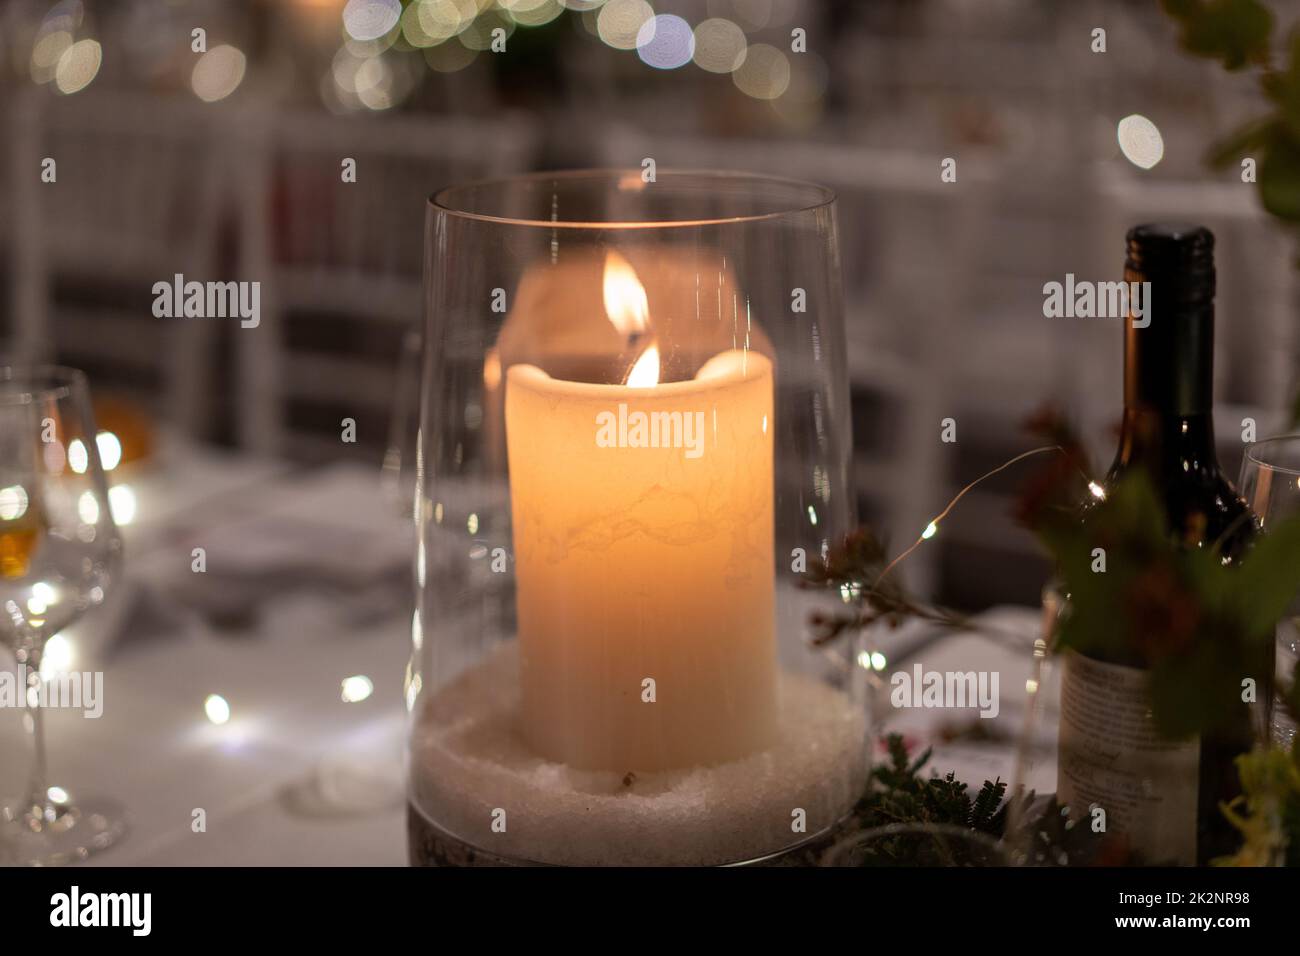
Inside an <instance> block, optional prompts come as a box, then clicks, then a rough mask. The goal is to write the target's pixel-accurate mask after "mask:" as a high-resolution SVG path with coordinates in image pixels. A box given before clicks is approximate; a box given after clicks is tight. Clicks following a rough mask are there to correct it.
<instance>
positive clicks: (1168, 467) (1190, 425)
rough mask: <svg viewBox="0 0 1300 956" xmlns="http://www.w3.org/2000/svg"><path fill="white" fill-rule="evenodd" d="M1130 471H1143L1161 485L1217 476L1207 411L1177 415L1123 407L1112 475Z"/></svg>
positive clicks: (1138, 407) (1135, 407)
mask: <svg viewBox="0 0 1300 956" xmlns="http://www.w3.org/2000/svg"><path fill="white" fill-rule="evenodd" d="M1133 468H1141V469H1144V470H1145V471H1146V472H1147V473H1148V474H1149V475H1150V476H1151V477H1152V478H1153V479H1155V480H1156V481H1157V482H1159V483H1161V484H1165V483H1167V482H1169V481H1178V480H1186V479H1187V478H1188V477H1190V476H1209V475H1217V474H1218V472H1219V459H1218V455H1217V454H1216V453H1215V450H1214V416H1213V415H1212V414H1210V412H1209V411H1205V412H1201V413H1198V414H1194V415H1177V414H1169V413H1168V412H1162V411H1159V410H1156V409H1153V408H1151V407H1150V406H1131V407H1125V409H1124V421H1123V424H1122V425H1121V428H1120V438H1119V450H1118V452H1117V453H1116V455H1115V464H1114V466H1113V468H1112V474H1114V473H1116V472H1119V471H1127V470H1129V469H1133Z"/></svg>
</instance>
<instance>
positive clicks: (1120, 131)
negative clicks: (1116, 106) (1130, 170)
mask: <svg viewBox="0 0 1300 956" xmlns="http://www.w3.org/2000/svg"><path fill="white" fill-rule="evenodd" d="M1115 134H1116V138H1117V139H1118V140H1119V148H1120V151H1121V152H1122V153H1123V154H1124V158H1125V159H1127V160H1128V161H1129V162H1130V163H1132V164H1133V165H1134V166H1138V167H1140V168H1142V169H1150V168H1151V167H1152V166H1154V165H1155V164H1156V163H1158V162H1160V160H1161V159H1163V158H1164V155H1165V141H1164V139H1163V138H1162V137H1161V136H1160V130H1159V129H1157V128H1156V124H1155V123H1153V122H1151V121H1150V120H1149V119H1147V118H1146V117H1145V116H1142V115H1141V114H1138V113H1134V114H1132V115H1131V116H1125V117H1124V118H1123V119H1122V120H1120V121H1119V125H1118V127H1116V131H1115Z"/></svg>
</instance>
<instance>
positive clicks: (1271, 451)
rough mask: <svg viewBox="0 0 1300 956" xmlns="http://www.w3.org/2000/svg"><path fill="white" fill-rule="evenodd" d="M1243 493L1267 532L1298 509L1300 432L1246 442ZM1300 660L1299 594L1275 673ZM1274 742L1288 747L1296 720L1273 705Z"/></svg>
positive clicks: (1282, 676)
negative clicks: (1248, 443)
mask: <svg viewBox="0 0 1300 956" xmlns="http://www.w3.org/2000/svg"><path fill="white" fill-rule="evenodd" d="M1238 487H1239V488H1240V489H1241V493H1242V496H1243V497H1245V499H1246V501H1247V502H1248V503H1249V504H1250V507H1251V510H1252V511H1254V512H1255V514H1256V515H1258V516H1259V522H1260V527H1261V528H1262V529H1263V531H1264V533H1265V534H1268V533H1269V531H1271V530H1272V529H1273V528H1274V527H1276V526H1277V524H1278V523H1279V522H1280V521H1282V520H1283V519H1285V518H1289V517H1291V516H1292V515H1293V514H1296V513H1297V512H1300V435H1285V436H1282V437H1279V438H1270V439H1266V440H1265V441H1259V442H1255V443H1253V444H1251V445H1248V446H1247V448H1246V455H1245V457H1244V458H1243V459H1242V462H1241V479H1240V481H1239V482H1238ZM1297 660H1300V598H1297V600H1295V601H1293V602H1292V604H1291V607H1290V608H1289V609H1288V610H1287V613H1286V614H1285V615H1284V616H1283V618H1282V620H1281V622H1279V624H1278V626H1277V677H1278V679H1279V680H1282V681H1289V680H1290V679H1291V675H1292V674H1293V673H1294V671H1295V667H1296V662H1297ZM1269 731H1270V733H1271V736H1272V738H1273V742H1274V743H1276V744H1278V745H1279V746H1283V747H1289V746H1291V743H1292V741H1293V740H1294V739H1295V735H1296V724H1295V721H1294V720H1293V719H1292V716H1291V715H1290V714H1288V713H1287V712H1286V710H1285V708H1282V707H1274V708H1273V709H1272V726H1271V727H1270V728H1269Z"/></svg>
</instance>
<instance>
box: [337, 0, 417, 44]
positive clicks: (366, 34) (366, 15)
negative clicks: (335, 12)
mask: <svg viewBox="0 0 1300 956" xmlns="http://www.w3.org/2000/svg"><path fill="white" fill-rule="evenodd" d="M401 16H402V4H401V3H400V2H399V0H348V4H347V6H345V7H344V8H343V29H344V30H346V31H347V34H348V36H350V37H352V39H354V40H378V39H379V38H380V37H382V36H386V35H387V34H388V32H389V31H390V30H392V29H393V27H395V26H397V21H398V19H399V18H400V17H401Z"/></svg>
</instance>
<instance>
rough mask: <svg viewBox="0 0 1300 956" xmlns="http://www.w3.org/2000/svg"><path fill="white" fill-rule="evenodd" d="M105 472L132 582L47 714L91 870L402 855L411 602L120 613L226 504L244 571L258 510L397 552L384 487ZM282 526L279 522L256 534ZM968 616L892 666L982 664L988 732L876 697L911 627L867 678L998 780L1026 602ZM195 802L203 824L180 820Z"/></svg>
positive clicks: (345, 479) (220, 474) (375, 482)
mask: <svg viewBox="0 0 1300 956" xmlns="http://www.w3.org/2000/svg"><path fill="white" fill-rule="evenodd" d="M117 480H119V481H129V482H130V484H131V486H132V490H133V492H134V493H135V497H136V514H135V517H134V519H133V521H132V523H131V524H130V525H129V526H127V527H126V528H125V535H126V540H127V546H128V552H127V553H128V558H127V561H128V564H127V567H128V569H129V571H128V575H127V578H126V580H127V581H128V582H133V583H128V584H127V585H126V586H124V587H123V588H122V589H121V590H122V595H123V596H119V598H118V599H115V600H118V601H119V607H118V611H117V612H116V616H118V617H121V618H122V620H121V622H119V623H113V622H112V618H113V617H114V613H113V612H111V611H110V612H106V613H104V614H103V615H102V616H103V618H104V620H103V621H101V622H99V626H98V627H96V622H95V621H93V620H92V619H91V618H87V619H86V620H84V621H83V622H79V624H78V625H75V626H74V628H73V629H72V630H71V632H70V635H71V638H70V639H71V641H72V644H73V645H74V650H75V652H76V657H74V660H73V662H72V664H71V667H72V668H73V669H89V668H99V667H102V669H103V670H104V672H105V678H104V681H105V690H104V697H105V701H104V710H103V716H102V717H100V718H99V719H85V718H83V717H82V716H81V714H80V713H79V712H75V711H70V710H62V711H59V710H55V711H49V712H47V717H48V731H47V738H48V741H49V750H50V762H51V773H50V783H52V784H57V785H60V786H63V787H65V788H66V789H68V790H70V791H71V792H72V793H73V794H74V796H75V795H78V794H92V793H93V794H102V795H105V796H111V797H113V798H115V799H116V800H118V801H120V802H121V803H122V804H123V805H124V806H125V807H126V808H127V810H128V812H129V818H130V825H131V832H130V834H129V835H128V836H127V838H126V839H125V840H123V841H122V842H121V843H120V844H119V845H117V846H115V847H113V848H111V849H109V850H108V851H106V852H104V853H102V854H99V855H96V856H95V857H93V858H92V860H91V864H92V865H94V864H102V865H234V864H246V865H248V864H251V865H258V864H293V865H300V864H327V865H399V864H402V863H404V862H405V859H406V849H405V822H404V820H405V810H404V806H405V805H404V799H403V787H402V781H401V774H402V769H401V768H402V739H403V730H404V724H405V708H404V707H403V703H402V680H403V673H404V670H405V667H406V663H407V659H408V655H409V633H410V630H409V629H410V619H409V613H410V610H409V602H410V599H409V596H390V597H389V598H387V599H386V600H387V604H384V603H383V601H384V600H385V599H384V598H383V595H384V594H385V593H386V592H383V591H380V592H379V594H380V598H381V603H380V606H379V607H377V608H376V607H375V606H374V605H375V600H374V598H373V596H372V597H371V599H370V601H369V607H368V608H367V609H366V610H365V612H364V613H361V614H358V613H356V608H355V606H354V605H355V603H356V596H355V595H352V596H351V597H350V598H348V597H341V596H340V595H339V594H337V593H333V591H332V590H331V589H330V588H328V587H326V588H316V589H311V588H296V589H295V588H290V589H288V590H287V592H285V593H283V594H279V596H277V597H275V598H274V599H273V600H270V601H267V602H265V603H264V604H263V605H262V606H260V607H259V611H258V615H257V617H256V620H255V622H253V623H251V624H250V625H249V626H244V627H241V628H239V629H235V630H231V629H224V630H223V629H219V628H215V627H213V626H211V625H210V624H208V623H206V622H205V620H204V618H203V616H202V615H201V614H196V613H195V612H194V611H193V610H189V611H177V609H176V608H174V607H172V604H173V603H174V602H170V601H169V600H168V599H167V598H166V597H165V596H164V597H163V598H162V600H161V605H162V606H163V608H164V609H165V610H168V611H169V612H171V611H177V613H178V614H179V616H178V617H176V618H174V619H172V620H171V622H170V623H169V624H167V625H166V626H164V627H161V628H153V629H152V631H151V630H150V629H147V628H142V627H137V626H136V624H137V621H138V616H139V614H140V611H139V607H138V606H137V607H135V608H134V609H132V608H127V609H126V610H122V605H123V604H127V603H130V600H131V599H139V597H140V595H141V594H143V593H145V591H146V590H147V587H146V582H158V581H167V580H169V579H170V580H175V579H176V575H177V574H178V573H179V574H182V575H183V574H189V573H191V572H190V570H189V568H190V562H191V547H192V545H194V543H195V542H196V541H204V540H213V541H217V540H219V539H220V533H219V532H220V531H221V529H222V528H223V527H227V526H229V525H230V524H232V523H233V522H235V521H236V519H241V516H242V519H241V520H243V522H244V523H243V524H242V525H241V526H240V527H241V528H242V529H243V530H241V531H240V534H241V535H247V536H248V537H247V539H245V538H241V539H240V540H241V541H243V540H247V548H244V549H243V550H244V551H246V552H247V553H248V555H249V556H250V557H249V560H250V561H253V562H254V565H253V566H252V567H250V568H247V569H244V570H248V571H251V572H253V573H254V574H255V573H256V571H257V569H256V565H255V561H256V560H262V559H263V558H265V559H267V560H271V558H267V554H268V553H271V554H272V555H273V553H274V552H275V550H276V542H275V541H258V540H255V539H256V536H257V528H259V527H268V525H267V524H266V523H265V521H264V520H263V519H262V518H260V517H259V515H265V514H267V513H268V512H269V513H273V514H274V515H277V516H281V517H282V516H283V515H285V514H292V515H293V516H294V518H295V520H299V521H303V522H310V521H312V520H313V519H318V520H319V521H320V522H321V523H322V525H328V526H330V527H332V528H333V529H334V530H335V532H337V531H338V528H339V526H340V524H342V525H344V526H347V527H351V528H354V529H355V530H356V535H357V536H358V537H357V538H356V539H355V541H356V542H360V540H361V536H364V535H366V534H367V533H369V534H370V535H371V536H372V539H373V536H374V535H375V534H376V533H378V534H381V535H382V536H383V540H384V541H387V542H390V543H391V544H392V546H394V547H396V548H398V549H407V548H409V547H410V546H411V544H412V540H411V539H412V538H413V531H412V530H411V529H409V528H408V527H407V525H406V524H405V522H404V521H403V520H402V519H401V518H400V517H399V516H398V514H397V509H396V508H394V507H393V505H392V503H391V502H388V501H385V500H384V498H383V496H382V494H381V492H380V486H379V479H378V475H377V473H375V472H374V471H373V470H370V469H365V468H352V467H336V468H333V469H328V470H326V471H323V472H312V473H304V472H294V471H291V470H289V469H287V468H286V467H285V466H283V465H281V464H278V463H275V462H266V461H255V460H250V459H246V458H241V457H236V456H226V455H222V454H219V453H216V452H212V451H205V450H201V449H197V448H193V447H189V446H185V445H183V444H171V445H169V446H168V447H167V448H166V449H165V452H164V454H163V455H162V456H161V458H160V461H159V462H158V463H156V464H155V465H153V466H151V467H150V468H149V469H148V470H146V471H143V472H138V473H136V474H123V475H121V476H117ZM279 535H282V532H281V531H280V530H279V529H272V530H271V532H270V536H271V537H276V536H279ZM371 543H372V544H373V543H374V542H373V540H372V542H371ZM382 547H383V546H382V545H381V546H380V550H379V551H378V552H374V553H372V552H369V551H366V549H365V548H363V547H361V545H360V544H357V549H359V550H357V553H358V554H365V555H368V556H367V557H366V558H365V561H366V562H367V564H368V565H369V564H373V563H374V562H376V561H379V560H381V559H383V558H384V557H385V554H383V553H382ZM327 550H328V549H327ZM343 550H344V551H345V552H350V551H351V550H352V549H351V548H344V549H343ZM222 553H224V554H226V555H227V557H225V558H220V560H221V561H225V562H227V563H230V562H235V561H236V560H237V556H236V557H230V556H229V555H230V552H229V550H228V549H227V550H226V551H225V552H222V550H221V549H220V548H214V551H213V554H211V555H209V571H208V573H209V574H212V575H214V578H213V581H214V582H219V581H220V575H221V574H223V573H226V572H229V571H230V570H231V569H230V568H223V567H216V566H214V562H217V561H218V558H219V555H220V554H222ZM403 553H405V551H404V550H403ZM259 554H260V555H261V557H260V558H259V557H258V555H259ZM387 557H389V558H391V554H389V555H387ZM323 558H324V559H332V560H335V561H336V562H337V561H338V560H339V559H340V558H342V561H343V566H344V567H346V562H347V560H348V558H349V553H345V554H343V555H324V556H323ZM399 559H400V556H399ZM366 570H368V569H360V571H366ZM213 586H214V587H218V588H219V587H221V585H220V584H219V583H215V584H214V585H213ZM155 590H161V591H163V592H164V593H165V589H163V588H155ZM397 593H398V594H400V588H399V590H398V592H397ZM153 599H154V600H155V602H157V601H158V595H157V594H154V595H153ZM983 620H985V621H987V622H988V624H989V627H990V629H997V630H999V631H1001V632H1005V634H1006V635H1009V636H1008V637H1004V638H1003V639H1002V640H1000V641H993V640H990V639H988V637H987V636H984V635H980V634H959V635H946V636H944V637H943V638H942V639H940V640H938V641H936V642H933V643H930V644H927V645H926V646H925V648H924V649H923V650H921V651H920V652H918V653H917V654H915V655H914V656H912V657H907V658H906V662H905V663H906V666H908V667H910V666H911V664H912V663H913V662H914V661H920V662H921V663H922V664H923V665H924V667H925V668H926V669H927V670H949V669H953V670H970V669H973V668H978V669H983V670H996V671H998V672H999V674H1000V692H1001V693H1000V714H999V717H998V718H997V719H996V720H995V721H991V722H990V723H991V724H996V725H997V728H998V731H999V733H998V734H995V735H993V736H994V738H995V739H994V740H992V741H985V742H978V741H977V742H969V741H967V740H964V739H962V737H961V735H959V736H958V739H956V740H951V741H946V740H945V731H944V728H945V726H946V727H947V728H948V729H949V730H951V728H952V726H953V725H954V722H957V723H960V722H962V721H965V723H966V724H967V725H968V726H969V725H971V722H972V721H978V720H979V718H977V717H975V716H974V713H973V712H970V713H965V714H963V713H954V712H951V711H926V710H906V709H904V710H898V709H894V708H892V707H891V706H890V705H889V685H888V683H887V681H888V677H889V673H890V672H892V671H893V670H895V667H896V666H897V665H898V664H899V662H900V661H903V660H904V658H903V657H902V656H901V655H905V654H906V652H907V650H908V645H911V644H913V642H914V641H915V640H916V639H917V638H918V637H919V636H920V635H921V632H922V630H923V629H920V628H915V627H909V628H904V629H902V630H901V631H898V632H891V633H889V634H884V635H881V638H880V641H879V644H878V646H879V649H880V650H881V651H882V653H885V654H886V655H887V656H888V657H891V658H893V659H891V660H889V662H888V666H887V667H886V668H885V669H884V670H882V671H881V672H880V673H879V674H877V675H876V677H877V679H878V689H877V691H876V693H875V694H874V707H875V711H876V722H875V726H876V729H877V730H879V731H884V730H886V729H897V730H899V731H900V732H903V733H905V734H906V736H907V739H908V741H909V743H911V744H912V745H913V746H914V747H916V748H920V747H923V746H928V745H934V746H935V747H936V753H935V757H934V759H933V761H932V766H933V768H934V769H935V770H937V771H947V770H950V769H952V770H956V771H958V773H959V775H960V776H962V777H963V779H967V780H968V781H969V782H970V783H971V785H972V787H973V788H977V787H978V785H979V783H980V782H981V781H982V780H983V779H984V777H986V776H987V777H995V776H1001V777H1002V779H1004V780H1005V779H1008V778H1009V777H1010V775H1011V773H1012V764H1013V746H1012V744H1013V742H1014V737H1015V735H1017V734H1018V733H1019V732H1020V727H1021V724H1022V722H1023V720H1022V717H1023V708H1022V706H1021V705H1022V704H1023V700H1024V689H1025V680H1026V678H1027V677H1028V676H1029V667H1030V655H1029V648H1030V646H1031V644H1032V640H1033V638H1034V636H1035V634H1034V629H1035V627H1036V624H1037V614H1036V613H1035V612H1033V611H1030V610H1027V609H1000V610H997V611H994V612H991V613H990V614H988V615H986V616H985V617H984V618H983ZM110 624H111V627H110ZM106 630H111V631H114V632H116V633H113V634H108V635H105V634H104V633H103V632H104V631H106ZM352 675H366V676H367V677H369V678H370V679H371V681H373V685H374V692H373V694H371V695H370V697H368V698H367V699H365V700H363V701H360V702H356V703H345V702H344V701H343V700H342V695H341V693H340V687H341V682H342V681H343V679H344V678H346V677H349V676H352ZM209 694H219V695H221V696H222V697H223V698H224V699H225V700H226V701H227V702H228V703H229V706H230V712H231V717H230V720H229V721H228V722H227V723H225V724H223V725H216V724H214V723H212V722H211V721H210V720H209V719H208V717H207V716H206V715H205V710H204V701H205V699H206V698H207V696H208V695H209ZM1045 732H1047V733H1050V727H1048V728H1047V730H1046V731H1045ZM27 746H28V742H27V739H26V737H25V735H24V734H23V733H22V732H21V729H20V727H19V724H18V720H17V715H16V713H15V712H13V711H10V712H9V713H7V714H6V713H3V712H0V748H3V749H0V760H3V764H0V765H2V766H4V767H5V776H4V779H3V781H2V782H3V785H4V786H3V788H2V789H3V794H4V795H5V796H7V797H8V796H12V795H15V794H16V793H17V792H19V790H20V789H21V784H22V781H21V779H20V778H21V773H18V772H14V771H15V770H16V768H20V767H26V766H27V763H26V759H24V758H23V755H25V754H27V753H29V751H28V750H27ZM27 759H29V758H27ZM1031 770H1036V772H1038V774H1039V779H1037V780H1031V784H1034V785H1037V786H1039V787H1040V788H1045V789H1051V787H1050V785H1048V784H1050V773H1051V767H1050V765H1046V764H1044V765H1039V766H1037V767H1036V768H1031ZM200 809H201V810H202V811H204V816H205V828H204V829H203V830H202V832H196V830H195V827H194V825H193V824H194V820H195V811H196V810H200Z"/></svg>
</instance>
